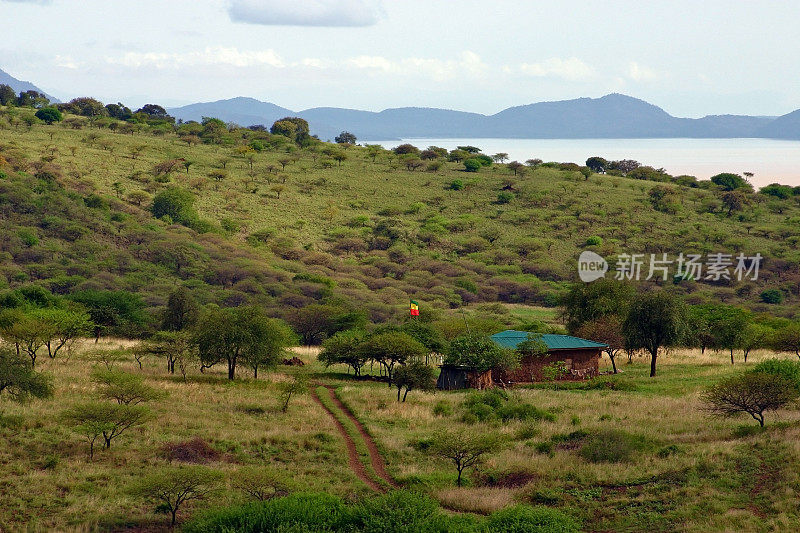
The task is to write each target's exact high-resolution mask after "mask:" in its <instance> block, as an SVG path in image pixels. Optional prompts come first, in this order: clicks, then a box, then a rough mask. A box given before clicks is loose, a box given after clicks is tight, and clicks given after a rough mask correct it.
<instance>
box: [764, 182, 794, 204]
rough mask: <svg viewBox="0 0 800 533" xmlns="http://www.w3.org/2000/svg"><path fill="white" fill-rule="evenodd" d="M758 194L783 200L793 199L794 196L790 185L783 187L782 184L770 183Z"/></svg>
mask: <svg viewBox="0 0 800 533" xmlns="http://www.w3.org/2000/svg"><path fill="white" fill-rule="evenodd" d="M758 192H759V193H761V194H764V195H767V196H774V197H775V198H779V199H781V200H786V199H788V198H791V197H792V195H793V194H794V191H793V190H792V187H790V186H789V185H781V184H780V183H770V184H769V185H767V186H765V187H761V189H759V190H758Z"/></svg>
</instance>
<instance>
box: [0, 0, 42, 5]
mask: <svg viewBox="0 0 800 533" xmlns="http://www.w3.org/2000/svg"><path fill="white" fill-rule="evenodd" d="M0 2H11V3H14V4H36V5H39V6H49V5H50V4H52V3H53V0H0Z"/></svg>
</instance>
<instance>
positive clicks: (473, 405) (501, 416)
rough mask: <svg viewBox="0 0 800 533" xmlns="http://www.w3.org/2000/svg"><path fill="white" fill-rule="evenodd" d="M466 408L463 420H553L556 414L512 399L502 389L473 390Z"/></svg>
mask: <svg viewBox="0 0 800 533" xmlns="http://www.w3.org/2000/svg"><path fill="white" fill-rule="evenodd" d="M464 408H465V410H466V413H465V416H464V417H462V421H464V422H470V421H473V420H474V421H481V422H486V421H490V420H502V421H504V422H508V421H509V420H547V421H549V422H552V421H554V420H555V419H556V417H555V415H554V414H553V413H551V412H549V411H544V410H542V409H539V408H538V407H535V406H533V405H530V404H526V403H520V402H516V401H510V400H509V397H508V394H507V393H506V392H505V391H503V390H501V389H489V390H487V391H481V392H473V393H471V394H470V395H469V396H467V398H466V400H465V401H464Z"/></svg>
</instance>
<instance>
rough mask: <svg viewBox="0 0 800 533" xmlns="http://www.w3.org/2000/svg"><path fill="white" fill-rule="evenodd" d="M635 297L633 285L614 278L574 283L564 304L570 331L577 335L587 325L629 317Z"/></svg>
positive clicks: (565, 316)
mask: <svg viewBox="0 0 800 533" xmlns="http://www.w3.org/2000/svg"><path fill="white" fill-rule="evenodd" d="M634 294H635V290H634V288H633V286H631V285H630V284H628V283H624V282H620V281H617V280H614V279H606V278H603V279H599V280H597V281H594V282H592V283H576V284H574V285H573V286H572V288H571V289H570V290H569V292H568V293H567V294H566V295H565V297H564V299H563V301H562V309H563V315H564V318H565V320H566V324H567V331H569V332H570V333H575V332H576V331H577V330H578V328H580V327H581V326H582V325H583V324H584V323H586V322H590V321H592V320H597V319H599V318H601V317H605V316H620V317H624V316H626V315H627V310H628V307H629V306H630V304H631V301H632V300H633V297H634Z"/></svg>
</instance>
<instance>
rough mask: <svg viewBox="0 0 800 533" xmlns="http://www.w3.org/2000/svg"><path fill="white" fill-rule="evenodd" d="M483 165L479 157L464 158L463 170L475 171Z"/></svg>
mask: <svg viewBox="0 0 800 533" xmlns="http://www.w3.org/2000/svg"><path fill="white" fill-rule="evenodd" d="M481 167H483V163H482V162H481V160H480V159H476V158H474V157H473V158H471V159H465V160H464V170H465V171H467V172H477V171H478V170H480V169H481Z"/></svg>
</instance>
